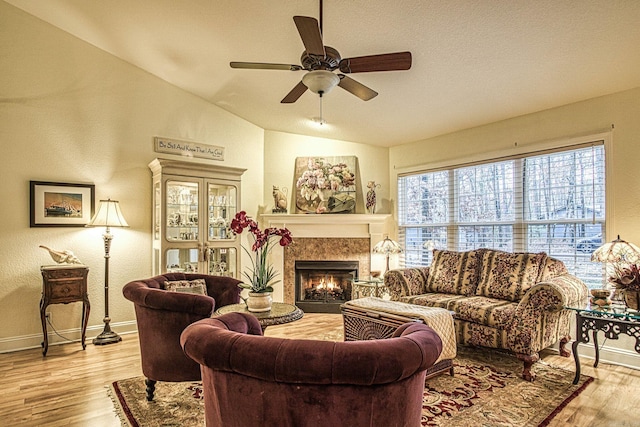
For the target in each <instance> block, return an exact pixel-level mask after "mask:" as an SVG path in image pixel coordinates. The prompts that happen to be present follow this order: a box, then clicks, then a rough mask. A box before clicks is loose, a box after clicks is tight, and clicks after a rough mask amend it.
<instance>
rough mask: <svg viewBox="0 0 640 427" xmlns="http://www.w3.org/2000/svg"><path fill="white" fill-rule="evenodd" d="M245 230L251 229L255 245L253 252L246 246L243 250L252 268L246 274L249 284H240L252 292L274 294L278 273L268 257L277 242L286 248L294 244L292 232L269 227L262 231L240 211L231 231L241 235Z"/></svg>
mask: <svg viewBox="0 0 640 427" xmlns="http://www.w3.org/2000/svg"><path fill="white" fill-rule="evenodd" d="M245 228H248V229H249V232H250V233H251V235H252V236H253V245H252V246H251V251H252V252H253V254H252V253H251V252H249V250H247V248H245V247H244V246H243V247H242V249H244V251H245V252H246V253H247V254H248V255H249V257H250V258H251V263H252V268H251V269H250V270H249V272H246V271H245V272H244V273H243V274H244V276H245V277H246V278H247V279H249V283H248V284H247V283H240V284H239V285H238V286H240V287H241V288H243V289H249V290H250V291H251V292H257V293H262V292H273V286H272V285H273V284H274V283H275V282H274V279H275V277H276V276H277V275H278V272H277V271H276V270H275V268H274V267H273V265H271V264H269V263H268V262H267V256H268V255H269V252H271V249H272V248H273V244H274V243H275V242H276V240H277V241H278V242H279V243H280V246H282V247H285V246H288V245H290V244H291V243H292V242H293V238H292V236H291V232H290V231H289V230H288V229H286V228H276V227H269V228H266V229H264V231H262V230H260V228H259V227H258V223H257V222H256V221H254V220H253V219H251V217H248V216H247V213H246V212H245V211H240V212H238V213H237V214H236V216H235V217H234V218H233V220H232V221H231V230H233V232H234V233H236V234H241V233H242V232H243V231H244V229H245Z"/></svg>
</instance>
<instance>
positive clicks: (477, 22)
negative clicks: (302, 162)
mask: <svg viewBox="0 0 640 427" xmlns="http://www.w3.org/2000/svg"><path fill="white" fill-rule="evenodd" d="M4 1H6V2H7V3H9V4H12V5H14V6H16V7H18V8H20V9H23V10H24V11H26V12H28V13H30V14H32V15H34V16H36V17H38V18H40V19H42V20H44V21H46V22H48V23H50V24H52V25H54V26H56V27H59V28H60V29H62V30H64V31H67V32H69V33H71V34H73V35H74V36H76V37H78V38H80V39H82V40H85V41H86V42H88V43H91V44H92V45H95V46H97V47H98V48H100V49H103V50H105V51H107V52H109V53H111V54H112V55H115V56H117V57H119V58H121V59H123V60H125V61H127V62H130V63H131V64H134V65H136V66H138V67H140V68H142V69H144V70H146V71H148V72H150V73H152V74H154V75H156V76H158V77H159V78H161V79H163V80H166V81H167V82H169V83H171V84H173V85H175V86H178V87H180V88H182V89H184V90H186V91H188V92H191V93H193V94H195V95H197V96H200V97H202V98H204V99H206V100H207V101H209V102H211V103H213V104H215V105H217V106H219V107H220V108H223V109H225V110H227V111H229V112H231V113H233V114H235V115H237V116H239V117H242V118H243V119H245V120H247V121H249V122H251V123H253V124H255V125H257V126H259V127H261V128H264V129H267V130H276V131H282V132H290V133H295V134H302V135H310V136H319V137H324V138H332V139H340V140H345V141H353V142H361V143H367V144H372V145H379V146H393V145H397V144H402V143H407V142H412V141H418V140H422V139H426V138H429V137H433V136H436V135H441V134H445V133H449V132H454V131H457V130H460V129H466V128H469V127H474V126H479V125H483V124H487V123H491V122H495V121H499V120H503V119H507V118H510V117H515V116H520V115H523V114H528V113H532V112H536V111H540V110H545V109H549V108H553V107H557V106H560V105H565V104H569V103H573V102H577V101H581V100H585V99H589V98H593V97H597V96H601V95H606V94H610V93H614V92H619V91H623V90H626V89H631V88H634V87H639V86H640V25H638V23H639V22H640V1H637V0H535V1H531V0H446V1H445V0H439V1H432V0H394V1H389V0H349V1H345V0H324V15H323V30H324V31H323V36H324V43H325V45H329V46H332V47H334V48H336V49H338V50H339V52H340V54H341V55H342V57H343V58H344V57H354V56H363V55H371V54H379V53H388V52H398V51H405V50H408V51H410V52H411V53H412V55H413V65H412V68H411V69H410V70H408V71H393V72H377V73H359V74H350V75H349V76H350V77H352V78H354V79H356V80H357V81H359V82H361V83H363V84H365V85H366V86H368V87H370V88H372V89H374V90H375V91H377V92H378V93H379V95H378V96H377V97H375V98H374V99H372V100H370V101H366V102H365V101H362V100H361V99H359V98H357V97H355V96H353V95H352V94H350V93H348V92H347V91H345V90H343V89H342V88H340V87H337V88H335V89H333V91H331V92H330V93H328V94H326V95H325V97H324V98H323V107H322V108H323V117H324V119H325V120H326V121H327V123H326V125H324V126H318V125H316V124H314V123H313V121H312V120H311V118H313V117H317V116H318V115H319V109H320V102H319V97H318V96H317V95H315V94H313V93H311V92H309V91H307V92H306V93H305V94H303V95H302V96H301V98H300V99H299V100H298V101H297V102H296V103H293V104H281V103H280V100H281V99H282V98H283V97H284V96H285V95H286V94H287V93H288V92H289V91H290V90H291V89H292V88H293V87H294V86H295V85H296V84H297V83H298V82H299V81H300V80H301V78H302V76H303V75H304V73H305V71H295V72H294V71H278V70H245V69H232V68H230V67H229V62H230V61H251V62H275V63H285V64H299V63H300V55H301V53H302V51H303V50H304V47H303V44H302V42H301V40H300V36H299V34H298V32H297V29H296V26H295V25H294V22H293V18H292V17H293V16H294V15H303V16H312V17H315V18H318V17H319V4H318V0H273V1H267V0H242V1H237V0H183V1H178V0H135V1H132V0H109V1H103V0H46V1H33V0H4Z"/></svg>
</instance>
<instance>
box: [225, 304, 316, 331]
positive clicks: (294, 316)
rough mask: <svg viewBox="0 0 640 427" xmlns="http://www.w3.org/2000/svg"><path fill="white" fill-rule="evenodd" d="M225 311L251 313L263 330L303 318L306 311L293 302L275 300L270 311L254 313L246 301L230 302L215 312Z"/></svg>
mask: <svg viewBox="0 0 640 427" xmlns="http://www.w3.org/2000/svg"><path fill="white" fill-rule="evenodd" d="M225 313H249V314H252V315H254V316H256V317H257V318H258V322H260V326H262V331H263V332H264V330H265V329H267V326H273V325H282V324H285V323H289V322H294V321H296V320H300V319H302V316H304V312H303V311H302V310H300V309H299V308H298V307H296V306H295V305H293V304H286V303H283V302H274V303H273V304H272V306H271V310H270V311H265V312H262V313H253V312H251V311H249V310H248V309H247V305H246V304H245V303H242V302H241V303H239V304H230V305H225V306H224V307H220V308H219V309H217V310H216V312H215V314H217V315H221V314H225Z"/></svg>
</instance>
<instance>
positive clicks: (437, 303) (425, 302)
mask: <svg viewBox="0 0 640 427" xmlns="http://www.w3.org/2000/svg"><path fill="white" fill-rule="evenodd" d="M465 298H467V297H466V296H465V295H454V294H440V293H429V294H423V295H413V296H406V297H402V298H400V299H399V301H400V302H406V303H409V304H415V305H422V306H425V307H440V308H446V309H447V310H450V308H449V307H450V306H451V304H452V303H453V302H454V301H457V300H461V299H465Z"/></svg>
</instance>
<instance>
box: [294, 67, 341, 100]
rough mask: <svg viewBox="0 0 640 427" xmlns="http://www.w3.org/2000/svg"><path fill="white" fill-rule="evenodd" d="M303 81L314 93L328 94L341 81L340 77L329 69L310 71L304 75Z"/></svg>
mask: <svg viewBox="0 0 640 427" xmlns="http://www.w3.org/2000/svg"><path fill="white" fill-rule="evenodd" d="M302 83H304V85H305V86H306V87H307V88H308V89H309V90H310V91H311V92H313V93H317V94H320V96H322V95H324V94H327V93H329V92H330V91H331V89H333V88H334V87H336V86H337V85H338V83H340V77H338V76H337V75H336V74H333V73H332V72H331V71H327V70H315V71H309V72H308V73H307V74H305V75H304V76H303V77H302Z"/></svg>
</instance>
